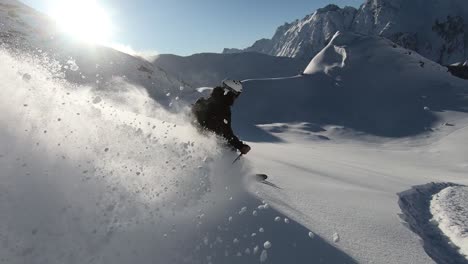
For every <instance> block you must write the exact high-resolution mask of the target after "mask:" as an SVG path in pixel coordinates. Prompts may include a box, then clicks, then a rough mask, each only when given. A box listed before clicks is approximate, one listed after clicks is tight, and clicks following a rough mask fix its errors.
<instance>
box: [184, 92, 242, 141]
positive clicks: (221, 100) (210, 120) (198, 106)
mask: <svg viewBox="0 0 468 264" xmlns="http://www.w3.org/2000/svg"><path fill="white" fill-rule="evenodd" d="M231 96H233V95H231V94H229V93H227V94H225V93H224V90H223V89H222V88H218V87H217V88H215V89H214V90H213V93H212V94H211V96H210V97H209V98H208V99H205V98H200V99H198V100H197V102H196V103H195V104H194V105H193V107H192V113H193V114H194V116H195V120H196V123H198V125H199V126H200V127H202V128H204V129H207V130H209V131H212V132H214V133H215V134H217V135H219V136H221V137H223V138H225V139H226V141H227V143H228V144H229V145H230V146H232V147H233V148H235V149H241V148H242V147H243V146H244V143H243V142H242V141H240V140H239V138H238V137H236V135H234V132H233V131H232V128H231V105H232V104H233V102H234V98H232V97H231Z"/></svg>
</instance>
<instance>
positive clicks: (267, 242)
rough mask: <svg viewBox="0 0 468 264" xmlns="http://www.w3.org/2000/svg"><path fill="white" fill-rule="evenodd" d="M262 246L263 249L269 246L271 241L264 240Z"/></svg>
mask: <svg viewBox="0 0 468 264" xmlns="http://www.w3.org/2000/svg"><path fill="white" fill-rule="evenodd" d="M263 247H264V248H265V249H269V248H271V242H270V241H266V242H265V243H263Z"/></svg>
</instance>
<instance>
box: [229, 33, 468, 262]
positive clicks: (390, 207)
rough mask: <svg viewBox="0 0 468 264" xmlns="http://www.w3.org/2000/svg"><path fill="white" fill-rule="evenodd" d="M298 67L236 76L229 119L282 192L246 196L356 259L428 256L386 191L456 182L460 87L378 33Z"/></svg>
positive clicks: (341, 39) (461, 174)
mask: <svg viewBox="0 0 468 264" xmlns="http://www.w3.org/2000/svg"><path fill="white" fill-rule="evenodd" d="M390 58H391V59H390ZM304 73H305V74H304V75H301V76H296V77H292V78H286V79H284V78H283V79H272V80H251V81H245V82H244V84H245V92H244V93H243V95H242V97H241V98H240V99H239V102H238V104H236V105H235V110H234V111H235V116H234V117H235V119H234V121H233V123H234V124H235V125H236V126H237V131H239V132H241V135H242V136H243V138H246V139H248V140H250V141H253V142H257V143H254V144H253V151H252V153H251V155H250V156H249V159H250V160H251V161H252V162H253V164H254V165H253V166H254V167H255V169H256V170H257V171H261V172H265V173H267V174H269V175H270V176H271V177H270V179H271V181H272V182H273V183H274V184H275V185H277V186H279V187H280V188H281V189H280V190H278V189H275V188H270V187H266V186H263V185H259V186H255V187H254V190H253V191H258V192H259V193H260V196H261V197H264V198H265V197H266V200H267V201H269V202H270V203H271V204H272V205H274V206H275V207H276V208H278V209H279V210H280V211H282V212H285V213H286V214H287V215H289V216H290V217H291V218H292V219H294V220H296V221H298V222H300V223H302V224H303V225H304V226H306V227H307V228H309V229H310V230H312V231H313V232H315V233H317V234H319V235H320V236H322V237H323V238H325V239H326V240H327V241H329V243H334V244H335V245H336V246H337V247H338V248H340V249H342V250H344V252H346V253H348V254H350V255H351V256H352V257H353V258H355V259H356V260H357V261H358V262H363V263H371V262H373V263H430V262H431V259H430V258H429V256H428V255H427V254H426V253H425V251H424V248H423V247H422V246H421V244H420V242H419V240H418V237H417V235H416V234H414V233H412V232H411V231H410V230H409V229H407V228H406V227H405V226H404V225H403V224H402V223H401V220H400V219H399V218H398V215H399V214H400V208H399V207H398V203H397V197H396V195H395V194H396V193H398V192H401V191H404V190H407V189H409V188H410V187H411V186H412V185H418V184H425V183H428V182H432V181H450V182H457V183H462V184H466V183H467V181H466V177H465V175H466V172H467V170H468V166H467V163H466V160H465V158H464V157H466V156H467V155H468V153H467V152H466V149H462V148H458V147H457V145H458V144H460V142H466V140H467V137H466V135H467V132H468V130H467V124H468V123H467V122H468V116H467V115H466V114H465V110H463V107H466V103H465V102H464V101H463V100H464V97H465V95H464V94H466V89H467V88H468V85H467V82H466V81H462V80H459V79H457V78H454V77H452V76H451V75H450V74H448V73H447V72H446V69H445V68H442V67H441V66H439V65H438V64H435V63H433V62H431V61H429V60H427V59H424V58H423V57H421V56H420V55H418V54H415V53H414V52H409V51H408V50H405V49H403V48H401V47H398V46H396V45H394V44H393V43H391V42H389V41H388V40H386V39H382V38H379V37H369V36H363V35H356V34H349V33H345V34H336V35H335V37H334V38H333V40H332V41H331V42H330V44H329V45H328V46H327V47H326V48H325V49H324V50H322V51H321V52H320V53H319V54H318V55H317V56H316V57H315V58H314V59H313V60H312V61H311V63H310V64H309V66H308V67H307V68H306V70H305V71H304ZM254 98H256V99H254ZM258 98H262V99H261V100H258ZM335 100H336V101H335ZM349 114H351V116H349ZM406 118H407V119H406ZM360 120H365V122H362V123H361V122H360ZM421 120H426V121H427V122H421ZM246 121H247V122H246ZM419 122H421V123H419ZM259 124H262V125H259ZM246 125H247V127H246ZM356 130H359V131H362V132H365V133H357V132H356ZM242 133H243V134H242ZM413 133H423V134H422V135H423V136H420V137H408V136H409V135H411V134H413ZM369 134H374V135H378V136H382V135H384V136H392V137H394V136H398V138H395V139H388V138H387V139H385V138H382V137H377V138H376V137H369ZM401 136H404V137H403V138H402V137H401ZM434 142H436V143H434ZM421 210H422V208H421ZM427 210H428V208H427ZM447 254H448V253H447ZM445 259H447V258H445Z"/></svg>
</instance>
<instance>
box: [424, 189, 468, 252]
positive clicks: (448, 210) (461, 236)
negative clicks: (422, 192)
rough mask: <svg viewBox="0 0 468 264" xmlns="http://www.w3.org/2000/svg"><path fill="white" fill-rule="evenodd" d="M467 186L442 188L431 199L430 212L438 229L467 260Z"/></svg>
mask: <svg viewBox="0 0 468 264" xmlns="http://www.w3.org/2000/svg"><path fill="white" fill-rule="evenodd" d="M467 208H468V188H467V187H464V186H453V187H448V188H445V189H443V190H442V191H441V192H439V193H438V194H436V195H434V197H433V198H432V200H431V207H430V209H431V213H432V215H433V216H434V219H433V220H434V221H435V222H437V224H438V225H439V228H440V230H441V231H442V232H443V233H444V234H445V235H446V236H447V237H448V238H450V240H451V241H452V243H453V244H454V245H455V246H457V247H459V248H460V253H461V254H463V255H464V256H465V258H467V260H468V211H467Z"/></svg>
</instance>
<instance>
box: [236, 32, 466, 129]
mask: <svg viewBox="0 0 468 264" xmlns="http://www.w3.org/2000/svg"><path fill="white" fill-rule="evenodd" d="M245 86H246V88H245V92H244V94H245V96H242V97H241V98H240V99H239V105H236V106H235V107H236V109H237V110H236V112H237V113H238V114H237V115H238V120H239V121H238V122H237V123H241V121H240V120H242V122H246V121H248V124H250V125H252V124H269V123H278V122H279V123H290V122H309V123H317V124H333V125H342V126H345V127H350V128H353V129H355V130H358V131H362V132H366V133H370V134H374V135H379V136H388V137H401V136H408V135H415V134H419V133H423V132H427V131H430V130H431V129H430V128H431V127H432V126H433V125H436V123H437V121H438V120H439V119H440V118H441V117H440V115H439V114H438V112H441V111H447V110H452V111H466V105H467V104H466V99H465V94H466V92H467V87H468V86H467V82H466V81H463V80H461V79H457V78H455V77H453V76H451V75H450V74H449V73H448V72H447V68H445V67H442V66H440V65H439V64H437V63H434V62H432V61H430V60H428V59H426V58H424V57H422V56H420V55H418V54H416V53H414V52H411V51H409V50H406V49H404V48H401V47H399V46H397V45H396V44H394V43H392V42H391V41H389V40H387V39H385V38H382V37H372V36H365V35H359V34H354V33H337V34H336V35H335V36H334V38H333V39H332V40H331V41H330V43H329V44H328V45H327V47H325V48H324V49H323V50H322V51H321V52H320V53H319V54H318V55H317V56H316V57H315V58H314V59H313V60H312V61H311V62H310V64H309V65H308V66H307V68H306V70H305V71H304V75H300V76H296V77H291V78H285V79H273V80H252V81H246V82H245ZM258 98H262V100H258Z"/></svg>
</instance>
